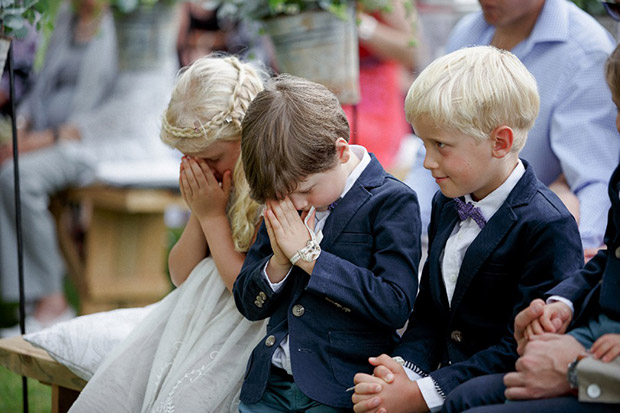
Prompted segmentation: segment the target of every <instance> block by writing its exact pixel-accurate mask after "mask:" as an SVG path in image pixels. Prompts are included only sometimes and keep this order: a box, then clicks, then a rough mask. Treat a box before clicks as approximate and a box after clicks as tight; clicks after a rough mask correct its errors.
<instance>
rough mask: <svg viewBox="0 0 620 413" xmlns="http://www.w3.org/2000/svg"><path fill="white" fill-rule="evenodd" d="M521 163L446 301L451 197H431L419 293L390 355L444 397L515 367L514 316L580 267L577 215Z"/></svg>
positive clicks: (453, 210) (452, 213)
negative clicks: (444, 264)
mask: <svg viewBox="0 0 620 413" xmlns="http://www.w3.org/2000/svg"><path fill="white" fill-rule="evenodd" d="M523 164H524V165H525V174H524V175H523V176H522V177H521V179H520V180H519V182H518V183H517V185H516V186H515V187H514V188H513V190H512V191H511V192H510V194H509V195H508V198H507V199H506V201H505V202H504V203H503V205H502V206H501V207H500V209H499V210H498V211H497V212H496V213H495V215H493V217H492V218H491V219H490V220H489V222H488V223H487V224H486V226H485V227H484V228H483V229H482V231H481V232H480V234H479V235H478V236H477V237H476V238H475V239H474V241H473V242H472V243H471V245H470V246H469V248H468V249H467V252H466V253H465V257H464V259H463V263H462V265H461V269H460V272H459V276H458V281H457V283H456V289H455V291H454V296H453V298H452V302H451V304H448V298H447V295H446V290H445V287H444V283H443V277H442V274H441V256H442V251H443V249H444V247H445V245H446V241H447V240H448V237H449V236H450V234H451V233H452V230H453V228H454V226H455V225H456V224H457V222H458V217H457V212H456V208H455V205H454V204H455V203H454V200H453V199H450V198H446V197H445V196H443V195H442V194H441V193H440V192H438V193H437V194H436V195H435V197H434V199H433V210H432V211H433V212H432V217H431V224H430V226H429V245H430V247H429V255H428V259H427V261H426V263H425V265H424V269H423V272H422V278H421V280H420V292H419V294H418V297H417V298H416V303H415V308H414V311H413V313H412V315H411V317H410V319H409V325H408V328H407V331H406V333H405V334H404V335H403V338H402V341H401V343H400V344H399V345H398V348H397V349H396V350H395V351H394V353H393V354H395V355H399V356H402V357H403V358H404V359H405V360H406V361H408V362H411V363H413V364H414V365H415V366H416V367H417V368H419V369H421V370H422V371H423V372H425V373H430V376H431V377H432V378H433V380H434V381H435V382H436V383H437V384H438V385H439V387H440V388H441V390H442V392H443V393H444V394H446V395H447V394H448V393H449V392H450V391H452V389H454V388H455V387H456V386H457V385H458V384H460V383H462V382H464V381H466V380H468V379H471V378H473V377H476V376H481V375H485V374H490V373H501V372H508V371H511V370H513V369H514V363H515V361H516V360H517V357H518V356H517V351H516V347H517V346H516V342H515V340H514V338H513V323H514V316H515V315H516V314H517V313H518V312H519V311H520V310H521V309H523V308H525V307H526V306H528V305H529V303H530V302H531V301H532V300H533V299H534V298H539V297H543V295H544V293H545V292H546V291H547V290H549V289H550V288H551V287H552V286H554V285H555V284H557V283H558V282H560V281H561V280H562V279H564V278H565V277H566V276H567V275H569V274H571V273H572V272H574V271H575V270H577V269H579V268H581V267H582V266H583V250H582V247H581V240H580V238H579V231H578V229H577V223H576V222H575V219H574V218H573V216H572V215H571V214H570V213H569V212H568V210H567V209H566V207H565V206H564V204H563V203H562V201H560V200H559V199H558V197H557V196H556V195H555V194H553V193H552V192H551V191H550V190H549V189H548V188H547V187H546V186H545V185H543V184H542V183H541V182H540V181H539V180H538V179H537V178H536V176H535V174H534V171H533V170H532V168H531V167H530V166H529V165H528V164H527V162H525V161H523ZM439 367H441V368H439Z"/></svg>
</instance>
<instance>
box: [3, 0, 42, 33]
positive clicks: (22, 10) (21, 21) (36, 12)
mask: <svg viewBox="0 0 620 413" xmlns="http://www.w3.org/2000/svg"><path fill="white" fill-rule="evenodd" d="M49 9H50V2H49V0H0V34H2V35H4V36H10V37H24V36H26V34H28V26H27V23H30V24H35V25H36V28H37V30H40V29H41V28H43V27H50V26H51V24H52V23H51V18H50V16H49V13H48V11H49Z"/></svg>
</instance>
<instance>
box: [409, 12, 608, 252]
mask: <svg viewBox="0 0 620 413" xmlns="http://www.w3.org/2000/svg"><path fill="white" fill-rule="evenodd" d="M480 5H481V7H482V10H481V11H479V12H475V13H472V14H470V15H468V16H466V17H464V18H463V19H462V20H461V21H460V22H459V23H458V24H457V26H456V27H455V28H454V30H453V31H452V33H451V36H450V39H449V41H448V44H447V46H446V52H447V53H449V52H451V51H454V50H456V49H459V48H461V47H465V46H472V45H485V44H490V45H493V46H496V47H499V48H502V49H506V50H510V51H511V52H513V53H514V54H515V55H516V56H517V57H518V58H519V59H520V60H521V61H522V62H523V63H524V64H525V66H526V67H527V68H528V70H529V71H530V72H531V73H532V74H533V75H534V77H535V78H536V81H537V83H538V89H539V94H540V114H539V116H538V119H537V121H536V124H535V125H534V127H533V129H532V130H531V131H530V133H529V137H528V141H527V144H526V145H525V148H524V149H523V151H522V152H521V157H522V158H523V159H526V160H527V161H528V162H529V163H530V165H532V167H533V168H534V170H535V171H536V175H537V176H538V178H539V179H540V180H541V181H542V182H543V183H544V184H546V185H548V186H550V188H551V189H552V190H554V191H555V192H556V193H557V194H558V196H560V198H561V199H562V200H563V201H564V203H565V204H566V206H567V207H568V208H569V210H570V211H571V212H572V213H573V215H574V216H575V217H576V219H577V221H578V223H579V231H580V233H581V240H582V243H583V246H584V249H585V256H586V259H589V258H590V257H592V256H593V255H594V254H595V253H596V251H597V250H598V248H599V247H600V246H602V245H603V235H604V231H605V222H606V219H605V218H606V215H605V214H606V213H607V210H608V209H609V206H610V202H609V199H608V196H607V183H608V181H609V176H610V175H611V172H612V171H613V170H614V168H615V166H616V165H617V163H618V159H619V158H620V140H619V139H618V138H617V135H616V131H615V124H614V119H615V116H616V112H615V109H614V105H613V103H612V100H611V94H610V92H609V89H608V88H607V86H606V84H605V79H604V76H603V66H604V63H605V59H606V58H607V56H608V55H609V54H610V53H611V51H612V50H613V49H614V46H615V41H614V40H613V38H612V37H611V35H610V34H609V33H608V32H607V31H606V30H605V29H604V28H603V27H602V26H601V25H600V24H599V23H598V22H596V20H595V19H594V18H593V17H591V16H590V15H588V14H587V13H586V12H584V11H583V10H581V9H579V8H578V7H577V6H575V5H574V4H573V3H571V2H569V1H567V0H480ZM417 159H418V161H417V162H416V164H415V165H414V166H413V168H412V170H411V173H410V174H409V176H408V177H407V179H406V181H407V183H408V184H409V185H410V186H411V187H412V188H414V189H415V190H416V192H417V194H418V198H419V201H420V210H421V214H422V225H423V228H424V229H426V227H427V225H428V222H429V219H430V208H431V199H432V196H433V195H434V194H435V192H436V191H437V189H438V187H437V185H436V184H435V182H434V180H433V178H432V176H431V174H430V173H429V172H428V171H427V170H425V169H424V168H423V166H422V160H423V159H424V148H423V147H422V148H421V150H420V152H419V153H418V156H417Z"/></svg>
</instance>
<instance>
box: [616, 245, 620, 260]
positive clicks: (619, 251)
mask: <svg viewBox="0 0 620 413" xmlns="http://www.w3.org/2000/svg"><path fill="white" fill-rule="evenodd" d="M616 258H618V259H620V247H618V248H616Z"/></svg>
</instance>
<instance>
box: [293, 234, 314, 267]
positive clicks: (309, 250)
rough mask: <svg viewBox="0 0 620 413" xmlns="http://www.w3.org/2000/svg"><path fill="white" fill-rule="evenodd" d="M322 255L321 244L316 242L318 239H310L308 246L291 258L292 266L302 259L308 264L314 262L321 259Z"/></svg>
mask: <svg viewBox="0 0 620 413" xmlns="http://www.w3.org/2000/svg"><path fill="white" fill-rule="evenodd" d="M320 254H321V247H320V246H319V243H318V242H316V239H309V240H308V242H307V243H306V246H305V247H303V248H302V249H300V250H298V251H297V252H296V253H295V254H294V255H293V256H292V257H291V258H290V261H291V264H293V265H295V263H296V262H297V261H299V259H300V258H301V259H302V260H304V261H306V262H312V261H314V260H316V259H317V258H319V255H320Z"/></svg>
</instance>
